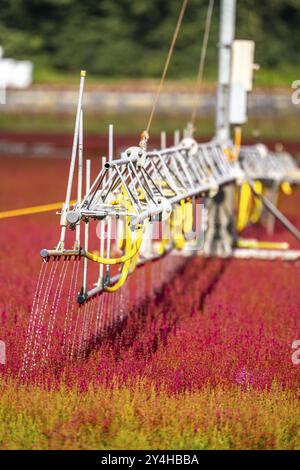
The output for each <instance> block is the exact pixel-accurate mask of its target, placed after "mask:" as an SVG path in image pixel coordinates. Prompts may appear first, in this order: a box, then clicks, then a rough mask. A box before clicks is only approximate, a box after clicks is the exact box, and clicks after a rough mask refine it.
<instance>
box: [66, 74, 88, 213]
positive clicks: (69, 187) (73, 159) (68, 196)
mask: <svg viewBox="0 0 300 470" xmlns="http://www.w3.org/2000/svg"><path fill="white" fill-rule="evenodd" d="M84 80H85V71H84V70H82V71H81V73H80V85H79V96H78V103H77V112H76V121H75V130H74V136H73V146H72V155H71V163H70V170H69V178H68V185H67V193H66V200H65V204H66V207H67V208H68V207H69V204H70V199H71V190H72V183H73V176H74V169H75V162H76V153H77V143H78V133H79V125H80V114H81V109H82V97H83V88H84Z"/></svg>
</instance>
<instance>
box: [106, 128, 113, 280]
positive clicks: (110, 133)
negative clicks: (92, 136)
mask: <svg viewBox="0 0 300 470" xmlns="http://www.w3.org/2000/svg"><path fill="white" fill-rule="evenodd" d="M113 156H114V127H113V125H112V124H110V125H109V127H108V161H109V163H110V164H111V163H112V161H113ZM111 172H112V169H111V167H110V168H109V176H111ZM111 222H112V221H111V217H109V218H108V223H107V241H106V256H107V258H109V257H110V247H111ZM109 271H110V266H109V265H107V266H106V273H107V274H109Z"/></svg>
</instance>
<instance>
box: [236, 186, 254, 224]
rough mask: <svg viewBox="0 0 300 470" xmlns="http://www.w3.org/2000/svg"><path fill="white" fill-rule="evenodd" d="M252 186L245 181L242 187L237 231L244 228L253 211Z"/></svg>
mask: <svg viewBox="0 0 300 470" xmlns="http://www.w3.org/2000/svg"><path fill="white" fill-rule="evenodd" d="M251 196H252V193H251V188H250V186H249V184H248V183H243V184H242V186H241V189H240V202H239V209H238V217H237V231H238V232H240V231H241V230H243V229H244V228H245V227H246V226H247V224H248V222H249V218H250V212H251Z"/></svg>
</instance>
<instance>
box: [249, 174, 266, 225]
mask: <svg viewBox="0 0 300 470" xmlns="http://www.w3.org/2000/svg"><path fill="white" fill-rule="evenodd" d="M254 190H255V192H256V193H257V194H263V190H264V187H263V185H262V183H261V181H254ZM253 199H254V200H253V208H252V212H251V214H250V221H251V222H252V223H253V224H256V223H257V222H258V221H259V219H260V217H261V213H262V209H263V203H262V201H261V200H260V199H259V198H258V197H255V198H253Z"/></svg>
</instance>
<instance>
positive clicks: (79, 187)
mask: <svg viewBox="0 0 300 470" xmlns="http://www.w3.org/2000/svg"><path fill="white" fill-rule="evenodd" d="M82 163H83V112H82V109H81V111H80V121H79V141H78V183H77V203H78V204H80V203H81V198H82ZM76 245H77V246H76V248H75V249H79V248H80V220H79V222H78V223H77V225H76Z"/></svg>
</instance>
